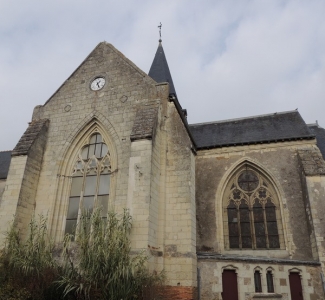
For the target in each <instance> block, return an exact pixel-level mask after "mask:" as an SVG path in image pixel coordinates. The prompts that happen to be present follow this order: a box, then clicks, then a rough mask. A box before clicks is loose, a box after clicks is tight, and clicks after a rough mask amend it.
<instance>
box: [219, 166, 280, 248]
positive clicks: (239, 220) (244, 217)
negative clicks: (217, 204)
mask: <svg viewBox="0 0 325 300" xmlns="http://www.w3.org/2000/svg"><path fill="white" fill-rule="evenodd" d="M227 187H228V188H227V189H226V193H225V198H224V208H225V210H224V211H225V213H226V214H227V216H225V217H226V219H227V220H228V222H225V223H224V224H225V226H227V228H225V232H226V235H227V236H226V241H227V240H228V242H226V245H227V244H228V247H227V248H230V249H279V248H280V235H279V225H280V223H281V222H280V211H279V202H278V199H277V196H276V193H275V189H274V187H273V186H272V184H271V183H270V181H269V180H267V179H266V178H265V176H263V175H261V174H260V173H259V172H258V171H256V170H255V169H253V168H251V167H248V166H247V165H246V166H244V167H242V168H241V169H239V171H238V172H237V173H236V174H235V175H234V176H233V178H232V179H231V180H230V182H229V183H228V186H227Z"/></svg>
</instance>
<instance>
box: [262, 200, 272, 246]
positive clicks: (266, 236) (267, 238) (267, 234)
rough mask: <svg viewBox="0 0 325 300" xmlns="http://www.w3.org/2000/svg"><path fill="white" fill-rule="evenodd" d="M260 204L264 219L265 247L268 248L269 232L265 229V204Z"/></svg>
mask: <svg viewBox="0 0 325 300" xmlns="http://www.w3.org/2000/svg"><path fill="white" fill-rule="evenodd" d="M262 206H263V219H264V227H265V238H266V249H269V248H270V245H269V233H268V230H267V221H266V213H265V204H263V205H262Z"/></svg>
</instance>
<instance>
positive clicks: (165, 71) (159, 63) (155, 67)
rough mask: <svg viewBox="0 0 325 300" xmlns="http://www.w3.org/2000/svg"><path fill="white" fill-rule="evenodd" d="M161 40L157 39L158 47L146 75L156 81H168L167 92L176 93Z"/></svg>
mask: <svg viewBox="0 0 325 300" xmlns="http://www.w3.org/2000/svg"><path fill="white" fill-rule="evenodd" d="M161 42H162V41H161V38H160V39H159V45H158V49H157V52H156V55H155V58H154V60H153V62H152V65H151V68H150V71H149V74H148V75H149V76H150V77H151V78H152V79H154V80H155V81H157V82H158V83H160V82H168V83H169V93H170V94H175V95H176V91H175V87H174V83H173V79H172V76H171V74H170V71H169V68H168V64H167V60H166V56H165V53H164V49H163V47H162V43H161Z"/></svg>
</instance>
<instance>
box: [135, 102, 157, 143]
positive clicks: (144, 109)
mask: <svg viewBox="0 0 325 300" xmlns="http://www.w3.org/2000/svg"><path fill="white" fill-rule="evenodd" d="M157 113H158V106H157V105H150V106H141V107H139V108H138V109H137V113H136V115H135V120H134V124H133V127H132V131H131V135H130V138H131V141H134V140H139V139H151V138H152V136H153V132H154V129H155V126H156V123H157Z"/></svg>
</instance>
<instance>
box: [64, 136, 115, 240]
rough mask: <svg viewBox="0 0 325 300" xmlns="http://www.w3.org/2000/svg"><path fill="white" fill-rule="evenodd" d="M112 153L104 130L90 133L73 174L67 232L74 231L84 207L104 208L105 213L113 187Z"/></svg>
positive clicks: (87, 208) (104, 213) (104, 214)
mask: <svg viewBox="0 0 325 300" xmlns="http://www.w3.org/2000/svg"><path fill="white" fill-rule="evenodd" d="M110 173H111V163H110V153H109V151H108V147H107V145H106V144H105V142H104V140H103V138H102V136H101V134H99V133H95V134H93V135H91V136H90V139H89V142H88V144H87V145H85V146H84V147H83V148H82V149H81V150H80V153H79V156H78V159H77V161H76V163H75V167H74V170H73V174H72V183H71V190H70V197H69V205H68V213H67V218H66V226H65V233H70V234H74V232H75V229H76V226H77V222H78V217H79V216H80V212H81V210H82V209H86V210H88V211H89V212H90V213H91V212H92V211H93V209H94V207H101V208H102V216H103V217H105V216H106V213H107V207H108V197H109V191H110Z"/></svg>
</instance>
